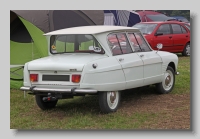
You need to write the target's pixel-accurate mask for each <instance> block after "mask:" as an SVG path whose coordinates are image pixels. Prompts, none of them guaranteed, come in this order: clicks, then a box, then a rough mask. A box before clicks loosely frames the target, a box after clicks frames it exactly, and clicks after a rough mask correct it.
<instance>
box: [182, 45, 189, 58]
mask: <svg viewBox="0 0 200 139" xmlns="http://www.w3.org/2000/svg"><path fill="white" fill-rule="evenodd" d="M182 55H183V56H190V43H187V44H186V45H185V48H184V50H183V52H182Z"/></svg>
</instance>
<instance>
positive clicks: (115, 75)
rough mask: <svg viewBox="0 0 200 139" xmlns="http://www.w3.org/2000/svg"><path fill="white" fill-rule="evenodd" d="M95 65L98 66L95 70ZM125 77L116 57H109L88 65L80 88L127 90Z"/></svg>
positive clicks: (85, 67) (83, 73)
mask: <svg viewBox="0 0 200 139" xmlns="http://www.w3.org/2000/svg"><path fill="white" fill-rule="evenodd" d="M93 64H97V67H96V68H93V66H92V65H93ZM125 84H126V82H125V77H124V72H123V70H122V67H121V65H120V64H119V62H118V61H117V60H116V59H115V58H114V57H107V58H103V59H100V60H95V61H92V62H89V63H87V64H86V65H85V66H84V69H83V72H82V78H81V82H80V88H93V89H96V90H98V91H114V90H124V89H125Z"/></svg>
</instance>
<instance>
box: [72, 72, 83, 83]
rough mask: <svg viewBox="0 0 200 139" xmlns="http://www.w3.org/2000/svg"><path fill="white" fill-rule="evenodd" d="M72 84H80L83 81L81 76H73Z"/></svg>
mask: <svg viewBox="0 0 200 139" xmlns="http://www.w3.org/2000/svg"><path fill="white" fill-rule="evenodd" d="M71 80H72V82H74V83H79V82H80V80H81V75H75V74H74V75H72V79H71Z"/></svg>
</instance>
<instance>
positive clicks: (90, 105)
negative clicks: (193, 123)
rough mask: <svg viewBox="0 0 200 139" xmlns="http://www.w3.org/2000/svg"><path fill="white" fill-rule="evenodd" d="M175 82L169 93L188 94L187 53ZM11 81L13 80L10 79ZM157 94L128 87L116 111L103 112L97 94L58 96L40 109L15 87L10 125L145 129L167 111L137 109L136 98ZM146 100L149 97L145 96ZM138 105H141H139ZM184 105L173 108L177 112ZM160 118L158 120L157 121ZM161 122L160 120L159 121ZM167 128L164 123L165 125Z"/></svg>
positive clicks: (12, 91) (54, 127) (154, 123)
mask: <svg viewBox="0 0 200 139" xmlns="http://www.w3.org/2000/svg"><path fill="white" fill-rule="evenodd" d="M178 71H179V72H180V75H178V76H176V83H175V86H174V89H173V91H172V92H171V94H170V95H183V94H190V57H182V56H180V55H179V65H178ZM12 84H13V83H12ZM151 96H153V97H154V96H155V97H157V96H158V95H157V94H156V93H155V88H154V87H153V86H151V87H149V88H141V89H136V90H134V91H133V90H128V91H127V92H125V93H123V94H122V100H121V105H120V107H119V109H118V111H117V112H115V113H110V114H102V113H101V112H100V109H99V105H98V97H97V96H85V97H74V99H65V100H59V101H58V104H57V106H56V108H55V109H52V110H48V111H42V110H41V109H39V108H38V106H37V105H36V102H35V98H34V96H32V95H28V94H27V95H26V97H25V98H24V94H23V92H22V91H20V90H18V89H11V90H10V128H11V129H122V130H123V129H145V128H152V127H153V125H159V123H158V121H157V119H161V117H162V118H167V119H169V118H170V116H168V115H166V113H167V111H165V110H162V111H138V110H136V108H137V107H138V106H136V104H137V102H140V101H141V100H144V99H145V98H149V97H151ZM145 101H148V99H147V100H145ZM139 106H141V105H139ZM186 108H187V107H185V106H184V107H183V106H177V107H176V108H174V109H173V111H174V112H177V113H179V112H180V111H181V110H185V109H186ZM159 122H160V121H159ZM161 123H162V121H161ZM165 128H167V127H165Z"/></svg>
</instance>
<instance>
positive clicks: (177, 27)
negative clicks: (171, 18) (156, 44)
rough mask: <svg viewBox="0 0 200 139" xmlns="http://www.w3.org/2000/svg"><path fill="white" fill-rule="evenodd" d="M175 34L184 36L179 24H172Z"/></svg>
mask: <svg viewBox="0 0 200 139" xmlns="http://www.w3.org/2000/svg"><path fill="white" fill-rule="evenodd" d="M172 30H173V34H182V30H181V26H180V25H178V24H172Z"/></svg>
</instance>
